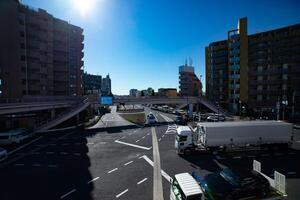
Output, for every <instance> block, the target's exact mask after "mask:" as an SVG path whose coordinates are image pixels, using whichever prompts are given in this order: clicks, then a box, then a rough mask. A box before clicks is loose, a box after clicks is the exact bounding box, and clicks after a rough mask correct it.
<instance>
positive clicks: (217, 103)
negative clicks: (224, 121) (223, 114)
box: [216, 101, 220, 121]
mask: <svg viewBox="0 0 300 200" xmlns="http://www.w3.org/2000/svg"><path fill="white" fill-rule="evenodd" d="M216 105H217V108H218V121H219V120H220V119H219V102H217V101H216Z"/></svg>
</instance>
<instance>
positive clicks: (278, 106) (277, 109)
mask: <svg viewBox="0 0 300 200" xmlns="http://www.w3.org/2000/svg"><path fill="white" fill-rule="evenodd" d="M279 110H280V103H279V96H278V98H277V104H276V113H277V121H278V120H279Z"/></svg>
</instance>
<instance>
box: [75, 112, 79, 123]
mask: <svg viewBox="0 0 300 200" xmlns="http://www.w3.org/2000/svg"><path fill="white" fill-rule="evenodd" d="M76 124H77V125H78V124H79V113H78V114H77V115H76Z"/></svg>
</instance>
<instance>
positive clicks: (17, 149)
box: [7, 136, 43, 156]
mask: <svg viewBox="0 0 300 200" xmlns="http://www.w3.org/2000/svg"><path fill="white" fill-rule="evenodd" d="M42 137H43V136H40V137H38V138H36V139H34V140H32V141H31V142H28V143H27V144H24V145H22V146H20V147H19V148H16V149H15V150H12V151H10V152H8V153H7V155H8V156H9V155H11V154H13V153H15V152H16V151H19V150H20V149H23V148H24V147H27V146H28V145H30V144H32V143H34V142H35V141H38V140H39V139H41V138H42Z"/></svg>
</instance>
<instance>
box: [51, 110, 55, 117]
mask: <svg viewBox="0 0 300 200" xmlns="http://www.w3.org/2000/svg"><path fill="white" fill-rule="evenodd" d="M54 118H55V109H51V119H54Z"/></svg>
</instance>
